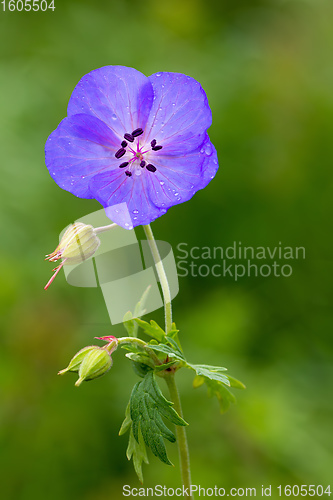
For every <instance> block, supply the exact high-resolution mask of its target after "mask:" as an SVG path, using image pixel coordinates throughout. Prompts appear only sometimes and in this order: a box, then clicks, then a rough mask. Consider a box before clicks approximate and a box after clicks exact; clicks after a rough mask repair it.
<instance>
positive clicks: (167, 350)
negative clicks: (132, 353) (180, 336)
mask: <svg viewBox="0 0 333 500" xmlns="http://www.w3.org/2000/svg"><path fill="white" fill-rule="evenodd" d="M149 348H150V349H152V350H153V351H158V352H163V353H164V354H167V355H168V356H169V358H175V359H177V360H178V361H183V362H185V358H184V356H183V354H182V353H181V351H175V350H174V349H173V348H172V347H170V346H168V345H166V344H157V345H154V344H149Z"/></svg>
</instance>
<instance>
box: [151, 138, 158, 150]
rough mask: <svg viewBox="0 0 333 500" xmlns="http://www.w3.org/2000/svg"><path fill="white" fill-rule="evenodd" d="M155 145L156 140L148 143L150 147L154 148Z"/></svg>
mask: <svg viewBox="0 0 333 500" xmlns="http://www.w3.org/2000/svg"><path fill="white" fill-rule="evenodd" d="M156 143H157V141H156V139H153V140H152V141H151V143H150V145H151V147H152V148H154V147H155V146H156Z"/></svg>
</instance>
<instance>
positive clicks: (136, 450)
mask: <svg viewBox="0 0 333 500" xmlns="http://www.w3.org/2000/svg"><path fill="white" fill-rule="evenodd" d="M126 456H127V459H128V460H131V458H133V465H134V470H135V472H136V475H137V476H138V478H139V481H140V482H141V484H142V483H143V474H142V462H145V463H146V464H148V463H149V461H148V457H147V450H146V446H145V443H144V441H143V438H142V434H141V431H140V429H139V442H137V440H136V439H135V438H134V436H133V431H132V429H131V430H130V437H129V440H128V446H127V450H126Z"/></svg>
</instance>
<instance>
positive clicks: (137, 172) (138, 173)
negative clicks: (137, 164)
mask: <svg viewBox="0 0 333 500" xmlns="http://www.w3.org/2000/svg"><path fill="white" fill-rule="evenodd" d="M141 172H142V170H138V169H137V170H136V171H135V175H136V176H137V177H140V175H141Z"/></svg>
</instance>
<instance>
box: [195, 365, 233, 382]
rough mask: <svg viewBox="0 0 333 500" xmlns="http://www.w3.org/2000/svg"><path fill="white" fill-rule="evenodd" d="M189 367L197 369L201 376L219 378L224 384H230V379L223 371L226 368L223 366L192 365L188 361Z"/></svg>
mask: <svg viewBox="0 0 333 500" xmlns="http://www.w3.org/2000/svg"><path fill="white" fill-rule="evenodd" d="M186 366H187V367H188V368H192V370H195V371H196V373H197V375H199V376H201V377H205V378H208V379H210V380H218V381H219V382H222V383H223V384H225V385H227V386H230V382H229V379H228V377H227V376H226V375H223V374H222V373H221V372H224V371H225V370H226V368H223V367H222V366H211V365H192V364H191V363H187V365H186Z"/></svg>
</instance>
